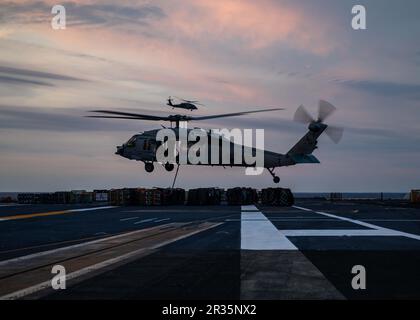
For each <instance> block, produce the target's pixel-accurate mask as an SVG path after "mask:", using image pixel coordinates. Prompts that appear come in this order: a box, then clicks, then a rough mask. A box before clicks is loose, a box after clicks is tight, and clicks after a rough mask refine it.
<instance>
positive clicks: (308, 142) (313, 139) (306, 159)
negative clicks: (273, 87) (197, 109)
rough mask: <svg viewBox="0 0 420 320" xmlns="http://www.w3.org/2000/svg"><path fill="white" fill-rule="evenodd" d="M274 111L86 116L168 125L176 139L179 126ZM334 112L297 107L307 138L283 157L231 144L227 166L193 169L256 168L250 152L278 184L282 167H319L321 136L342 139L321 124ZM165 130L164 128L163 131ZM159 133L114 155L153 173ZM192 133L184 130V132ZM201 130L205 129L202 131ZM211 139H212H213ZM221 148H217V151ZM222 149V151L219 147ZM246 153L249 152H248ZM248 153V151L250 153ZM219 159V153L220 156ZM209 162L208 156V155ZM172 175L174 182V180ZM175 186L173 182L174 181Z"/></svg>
mask: <svg viewBox="0 0 420 320" xmlns="http://www.w3.org/2000/svg"><path fill="white" fill-rule="evenodd" d="M277 110H284V109H283V108H272V109H260V110H254V111H243V112H236V113H225V114H216V115H209V116H197V117H193V116H188V115H180V114H176V115H169V116H154V115H147V114H139V113H128V112H120V111H112V110H92V111H90V112H94V113H101V114H103V115H91V116H87V117H89V118H106V119H125V120H148V121H168V122H170V123H171V128H170V130H172V131H173V132H174V134H175V136H176V137H177V138H179V136H180V130H182V127H180V124H182V125H185V124H186V123H187V122H189V121H202V120H209V119H216V118H225V117H235V116H243V115H246V114H255V113H260V112H272V111H277ZM335 110H336V107H334V106H333V105H332V104H331V103H329V102H327V101H325V100H320V101H319V105H318V117H317V118H316V119H314V118H313V117H312V116H311V115H310V114H309V113H308V112H307V110H306V109H305V107H304V106H303V105H301V106H300V107H298V109H297V110H296V112H295V114H294V118H293V119H294V121H296V122H299V123H303V124H307V125H308V131H307V132H306V134H305V135H304V136H303V137H302V138H301V139H300V140H299V141H298V142H297V143H296V144H295V145H294V146H293V147H292V148H291V149H290V150H289V151H287V152H286V153H285V154H282V153H277V152H273V151H268V150H257V149H256V148H251V147H247V146H245V145H238V144H235V143H233V142H231V141H229V143H230V146H231V148H230V157H228V158H229V159H228V163H222V162H219V163H218V164H209V163H210V162H207V161H206V162H203V163H198V164H195V163H194V165H211V166H223V167H226V166H230V167H238V166H239V167H255V166H256V164H248V163H247V162H246V161H245V158H244V154H245V152H246V151H251V152H253V153H256V152H257V151H261V152H263V155H264V163H263V168H264V169H267V171H268V172H269V173H270V175H271V176H272V178H273V182H274V183H276V184H277V183H279V182H280V177H278V176H277V175H276V174H275V172H274V170H275V169H276V168H278V167H284V166H293V165H297V164H310V163H312V164H314V163H320V161H319V160H318V159H317V158H316V157H315V156H314V155H313V154H312V153H313V151H314V150H315V149H317V147H318V138H319V136H321V134H322V133H324V132H325V133H326V134H327V136H329V137H330V139H331V140H332V141H333V142H334V143H338V142H339V141H340V140H341V138H342V136H343V128H340V127H333V126H330V125H327V124H325V123H324V121H325V120H326V119H327V118H328V117H329V116H330V115H331V114H332V113H334V111H335ZM173 123H175V127H173ZM164 128H165V129H166V127H164ZM160 130H162V129H154V130H149V131H145V132H142V133H138V134H135V135H133V136H132V137H131V138H130V139H129V140H128V141H127V142H126V143H123V144H122V145H121V146H117V151H116V152H115V154H117V155H119V156H122V157H124V158H127V159H130V160H136V161H142V162H143V163H144V164H145V171H146V172H148V173H151V172H153V171H154V169H155V167H154V163H156V162H158V161H157V158H156V152H157V150H158V148H159V147H160V146H161V144H162V141H158V139H157V138H156V137H157V134H158V132H159V131H160ZM189 130H192V129H187V131H189ZM201 130H204V129H201ZM206 132H208V133H207V134H208V136H209V137H210V136H211V135H212V134H213V133H211V132H210V131H206ZM213 138H214V137H213ZM219 138H220V140H221V141H222V140H223V139H225V138H224V137H223V136H219ZM220 145H221V144H219V145H218V146H219V147H220ZM191 146H192V144H188V146H187V148H191ZM235 146H236V147H239V148H240V149H241V150H242V151H241V152H242V161H241V162H240V163H237V162H236V161H234V154H233V150H234V147H235ZM220 148H221V147H220ZM247 149H248V150H247ZM249 149H251V150H249ZM219 155H221V152H219ZM208 156H209V158H210V157H211V154H210V153H209V155H208ZM161 164H162V165H163V167H164V168H165V169H166V171H168V172H170V171H173V170H174V168H175V164H177V165H178V167H177V173H176V175H177V174H178V169H179V166H180V160H179V157H176V158H175V161H173V162H166V163H161ZM186 164H188V165H192V163H191V162H187V163H186ZM176 175H175V179H176ZM174 183H175V180H174Z"/></svg>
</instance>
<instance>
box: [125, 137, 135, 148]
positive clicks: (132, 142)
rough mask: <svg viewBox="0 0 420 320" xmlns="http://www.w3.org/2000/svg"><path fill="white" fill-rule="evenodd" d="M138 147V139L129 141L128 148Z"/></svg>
mask: <svg viewBox="0 0 420 320" xmlns="http://www.w3.org/2000/svg"><path fill="white" fill-rule="evenodd" d="M135 146H136V137H132V138H131V139H130V140H128V141H127V147H135Z"/></svg>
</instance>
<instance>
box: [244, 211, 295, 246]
mask: <svg viewBox="0 0 420 320" xmlns="http://www.w3.org/2000/svg"><path fill="white" fill-rule="evenodd" d="M252 207H253V208H252ZM242 210H258V209H257V208H256V207H255V206H242ZM241 249H242V250H297V248H296V246H295V245H294V244H293V243H292V242H290V241H289V240H288V239H287V238H286V237H285V236H284V235H283V234H282V233H281V232H280V231H279V230H278V229H277V228H276V227H275V226H274V225H273V224H272V223H271V222H270V220H268V218H267V217H266V216H265V215H263V214H262V213H261V212H259V211H255V212H247V211H242V213H241Z"/></svg>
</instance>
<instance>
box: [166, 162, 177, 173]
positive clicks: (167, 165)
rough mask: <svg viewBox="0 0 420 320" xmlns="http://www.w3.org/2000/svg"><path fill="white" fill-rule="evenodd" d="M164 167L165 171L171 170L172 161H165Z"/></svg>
mask: <svg viewBox="0 0 420 320" xmlns="http://www.w3.org/2000/svg"><path fill="white" fill-rule="evenodd" d="M164 167H165V170H166V171H169V172H171V171H172V170H174V168H175V166H174V164H173V163H169V162H167V163H165V166H164Z"/></svg>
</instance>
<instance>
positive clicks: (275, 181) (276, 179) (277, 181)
mask: <svg viewBox="0 0 420 320" xmlns="http://www.w3.org/2000/svg"><path fill="white" fill-rule="evenodd" d="M267 170H268V172H270V174H271V176H272V177H273V181H274V183H279V182H280V178H279V177H278V176H276V174H275V173H274V168H272V169H270V168H267Z"/></svg>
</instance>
